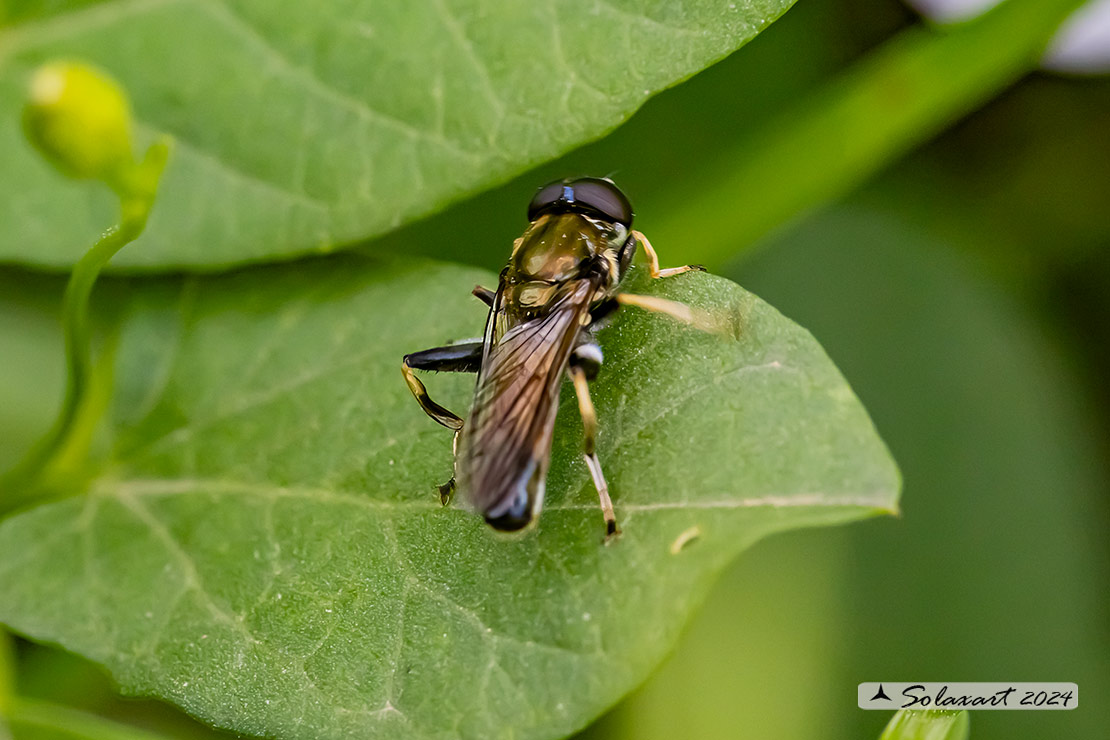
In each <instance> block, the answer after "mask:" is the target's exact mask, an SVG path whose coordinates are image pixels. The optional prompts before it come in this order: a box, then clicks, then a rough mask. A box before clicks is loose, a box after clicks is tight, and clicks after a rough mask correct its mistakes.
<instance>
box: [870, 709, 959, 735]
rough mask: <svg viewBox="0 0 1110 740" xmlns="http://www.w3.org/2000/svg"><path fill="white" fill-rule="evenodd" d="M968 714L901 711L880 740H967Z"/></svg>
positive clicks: (888, 725) (896, 713)
mask: <svg viewBox="0 0 1110 740" xmlns="http://www.w3.org/2000/svg"><path fill="white" fill-rule="evenodd" d="M967 736H968V715H967V712H944V711H914V710H912V709H900V710H898V711H897V712H895V713H894V716H893V717H891V718H890V723H889V724H887V726H886V729H885V730H883V734H882V736H881V737H880V738H879V740H967Z"/></svg>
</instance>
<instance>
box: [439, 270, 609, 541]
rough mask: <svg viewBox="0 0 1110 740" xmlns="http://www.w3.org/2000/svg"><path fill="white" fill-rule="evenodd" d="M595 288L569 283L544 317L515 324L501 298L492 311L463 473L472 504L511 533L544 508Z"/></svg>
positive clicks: (463, 437) (462, 454)
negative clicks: (569, 368) (564, 390)
mask: <svg viewBox="0 0 1110 740" xmlns="http://www.w3.org/2000/svg"><path fill="white" fill-rule="evenodd" d="M595 288H596V285H595V283H594V281H592V280H575V281H573V282H570V283H568V284H566V285H565V286H564V287H563V288H562V289H561V290H560V291H559V293H557V294H556V296H554V297H553V299H552V301H551V303H550V304H549V307H548V309H547V311H546V312H545V313H544V314H543V315H541V316H539V317H538V318H534V319H530V320H528V321H524V322H521V323H516V324H512V325H510V322H509V321H508V320H506V316H505V312H504V311H503V310H499V308H500V306H501V302H500V300H497V301H495V303H494V307H493V309H492V310H491V311H490V319H489V322H488V324H487V329H486V354H485V358H484V360H483V363H482V371H481V374H480V375H479V378H478V386H477V389H476V391H475V394H474V405H473V407H472V408H471V410H470V415H469V417H468V418H467V420H466V423H465V424H464V426H463V429H462V432H461V433H460V436H459V450H458V470H457V475H458V483H459V489H460V491H461V492H462V494H463V495H464V496H465V497H466V499H467V500H468V501H469V502H470V503H471V505H473V506H474V508H476V509H477V510H478V511H479V512H481V513H482V514H483V515H485V516H486V518H487V519H491V520H494V519H501V518H504V517H507V518H508V519H507V520H506V521H507V522H508V523H507V525H506V526H505V527H504V528H506V529H515V528H519V527H522V526H525V525H526V524H527V523H528V521H530V520H531V518H532V516H534V514H535V513H537V512H538V510H539V507H540V505H541V503H542V500H543V484H544V478H545V476H546V474H547V465H548V458H549V454H550V450H551V434H552V430H553V428H554V424H555V411H556V407H557V405H558V400H559V389H560V386H561V384H562V376H563V372H564V370H565V369H566V365H567V360H568V359H569V357H570V353H571V351H572V350H573V349H574V345H575V340H576V339H577V337H578V332H579V330H580V329H581V327H582V326H583V321H584V319H585V317H586V316H587V314H588V312H589V308H590V300H591V298H592V296H593V294H594V291H595ZM501 292H502V291H500V290H499V291H498V297H499V298H500V295H501ZM514 522H515V523H516V524H518V525H519V526H514V525H513V523H514Z"/></svg>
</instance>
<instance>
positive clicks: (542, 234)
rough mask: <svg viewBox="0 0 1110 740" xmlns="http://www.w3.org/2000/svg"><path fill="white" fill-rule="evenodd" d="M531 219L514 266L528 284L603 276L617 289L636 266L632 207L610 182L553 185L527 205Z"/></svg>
mask: <svg viewBox="0 0 1110 740" xmlns="http://www.w3.org/2000/svg"><path fill="white" fill-rule="evenodd" d="M528 220H529V221H530V222H531V224H530V225H529V227H528V230H527V231H525V232H524V236H523V237H522V238H521V240H520V242H519V244H518V246H517V248H516V251H514V253H513V260H512V263H511V266H512V268H513V270H514V272H515V273H516V274H517V275H518V276H520V277H521V278H522V279H524V280H529V281H543V282H547V283H549V284H551V283H560V282H564V281H567V280H573V279H577V278H582V277H587V276H588V275H589V274H590V273H591V272H593V271H601V272H603V273H604V276H605V277H606V278H607V282H609V284H610V285H615V284H616V283H618V282H619V281H620V278H621V277H622V276H623V274H624V272H625V270H626V269H627V268H628V265H629V264H631V262H632V255H633V253H634V252H635V246H636V242H635V240H634V239H633V238H632V236H631V234H630V230H631V228H632V204H631V203H629V201H628V198H627V197H626V196H625V194H624V193H622V192H621V190H620V189H619V188H618V187H617V186H616V185H615V184H613V182H612V181H610V180H607V179H602V178H598V177H580V178H577V179H573V180H558V181H556V182H552V183H548V184H547V185H545V186H543V187H542V188H540V189H539V191H537V192H536V195H535V196H534V197H533V198H532V202H531V203H529V204H528Z"/></svg>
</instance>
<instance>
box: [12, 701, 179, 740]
mask: <svg viewBox="0 0 1110 740" xmlns="http://www.w3.org/2000/svg"><path fill="white" fill-rule="evenodd" d="M12 727H13V730H14V733H15V740H166V738H165V737H164V736H162V735H157V734H155V733H152V732H147V731H145V730H139V729H136V728H134V727H129V726H127V725H123V724H120V723H118V722H112V721H111V720H107V719H104V718H103V717H98V716H96V715H95V714H89V713H88V712H82V711H80V710H77V709H73V708H72V707H67V706H62V705H60V704H53V703H51V702H45V701H40V700H38V699H24V698H17V699H16V701H15V704H14V705H13V708H12Z"/></svg>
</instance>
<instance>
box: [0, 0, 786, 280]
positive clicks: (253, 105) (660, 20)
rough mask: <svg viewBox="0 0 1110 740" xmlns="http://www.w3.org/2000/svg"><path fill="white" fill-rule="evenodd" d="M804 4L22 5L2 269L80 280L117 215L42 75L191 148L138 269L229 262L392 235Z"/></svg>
mask: <svg viewBox="0 0 1110 740" xmlns="http://www.w3.org/2000/svg"><path fill="white" fill-rule="evenodd" d="M789 6H790V0H751V1H750V2H743V3H729V2H725V1H724V0H712V1H711V0H694V1H692V2H685V3H681V4H679V3H666V2H657V1H656V2H642V1H637V0H604V1H603V2H602V1H600V0H599V1H597V2H572V3H519V2H511V1H509V0H413V1H411V2H405V3H370V4H365V3H363V4H352V3H343V2H338V0H330V1H325V2H314V3H307V4H306V3H299V2H288V1H286V2H280V3H275V2H274V1H273V0H238V1H236V2H230V1H229V0H202V1H201V2H185V1H184V0H114V1H112V2H98V3H90V2H88V1H87V0H68V2H58V3H51V4H50V5H49V8H50V11H49V13H48V14H47V12H46V11H44V9H43V8H42V7H41V5H40V4H39V3H23V2H17V3H15V7H14V9H13V10H11V11H9V24H10V25H8V26H7V27H4V28H0V161H3V162H4V163H5V172H6V174H7V177H5V178H3V180H2V181H0V229H2V230H3V233H4V235H5V238H4V239H3V240H2V241H0V259H3V260H19V261H24V262H28V263H33V264H39V265H52V266H62V265H69V264H72V263H73V262H74V261H76V259H77V257H78V256H79V255H80V253H81V250H83V249H84V246H85V245H87V243H88V241H89V235H90V234H97V233H99V232H100V231H101V230H103V228H104V224H106V223H111V220H112V217H113V216H112V213H111V205H112V204H111V201H109V200H108V199H107V198H106V197H104V196H103V195H101V194H91V193H89V192H88V191H87V190H86V189H83V188H80V187H76V186H73V185H71V184H68V183H65V182H62V181H60V180H59V179H58V178H57V175H56V174H55V173H54V172H52V171H51V170H50V169H49V167H48V166H47V165H46V164H45V163H43V162H41V161H39V159H38V158H37V157H36V156H35V155H34V153H33V152H32V151H31V149H30V147H29V145H27V144H26V143H25V142H24V141H23V138H22V136H21V135H20V132H19V125H18V122H19V115H18V110H19V106H20V104H21V101H22V99H23V92H22V91H23V88H24V85H25V82H26V80H25V78H26V75H27V73H28V71H29V70H30V69H31V68H32V67H34V66H35V65H36V64H38V63H39V62H41V61H42V60H45V59H49V58H53V57H58V56H62V57H79V58H82V59H86V60H89V61H91V62H94V63H96V64H98V65H100V66H101V67H103V68H105V69H106V70H108V71H109V72H111V73H112V74H113V75H114V76H116V77H117V78H118V79H119V80H121V81H122V82H123V84H124V86H125V88H126V89H127V91H128V93H129V94H130V96H131V98H132V101H133V103H134V107H135V113H136V116H137V118H138V119H139V120H140V121H141V123H142V125H143V128H144V130H145V131H146V132H147V133H148V134H150V133H151V132H168V133H170V134H172V135H173V136H174V137H175V138H176V139H177V147H176V149H175V155H174V159H173V161H172V162H171V164H170V167H169V169H168V171H167V174H166V177H165V180H164V182H163V188H162V191H163V192H162V196H161V198H160V201H159V206H158V208H157V209H156V211H155V214H154V216H153V217H152V221H151V224H150V228H149V230H148V232H147V233H146V234H145V235H144V237H143V239H142V240H141V242H140V244H137V245H136V248H134V249H129V250H127V252H126V253H124V254H121V255H120V257H119V260H118V262H117V266H121V265H123V266H132V267H134V266H142V267H145V268H158V269H166V268H170V267H177V266H188V267H206V268H212V267H216V266H220V265H228V264H235V263H242V262H246V261H257V260H267V259H273V258H276V257H288V256H291V255H296V254H304V253H309V252H313V251H318V250H330V249H333V248H335V247H336V246H337V245H342V244H344V243H349V242H352V241H354V240H359V239H363V238H366V237H369V236H373V235H375V234H380V233H383V232H385V231H387V230H389V229H391V228H394V227H396V226H397V225H399V224H401V223H404V222H407V221H411V220H413V219H415V218H417V217H419V216H423V215H426V214H429V213H433V212H435V211H437V210H439V209H440V208H442V207H443V206H444V205H446V204H447V203H449V202H452V201H455V200H458V199H460V198H462V197H463V196H465V195H468V194H471V193H476V192H479V191H481V190H483V189H484V188H486V187H488V186H490V185H492V184H494V183H497V182H501V181H504V180H506V179H508V178H509V177H510V176H512V175H513V174H516V173H520V172H523V171H524V170H525V169H527V168H528V167H529V166H531V165H534V164H536V163H538V162H541V161H544V160H546V159H550V158H552V157H554V156H556V155H558V154H560V153H562V152H565V151H567V150H568V149H570V148H572V147H574V146H576V145H578V144H581V143H583V142H586V141H589V140H592V139H596V138H598V137H600V136H601V135H602V134H604V133H605V132H607V131H609V130H611V129H612V128H614V127H615V126H617V125H618V124H619V123H621V122H622V121H623V120H625V119H626V118H628V116H630V115H631V114H632V113H633V112H634V111H635V110H636V109H637V108H638V107H639V106H640V105H641V104H642V103H643V102H644V101H645V100H647V99H648V98H649V97H650V96H651V95H652V94H654V93H656V92H658V91H659V90H661V89H663V88H666V87H669V86H671V85H673V84H675V83H677V82H679V81H681V80H683V79H685V78H686V77H688V76H690V75H692V74H694V73H695V72H697V71H698V70H700V69H702V68H704V67H705V66H707V65H709V64H711V63H712V62H714V61H716V60H718V59H720V58H721V57H723V56H725V55H726V54H728V53H730V52H731V51H733V50H735V49H736V48H738V47H739V46H741V45H743V44H744V43H745V42H747V41H749V40H750V39H752V38H753V37H754V36H755V35H756V34H757V33H759V31H760V30H762V29H763V28H764V27H766V26H767V25H768V24H769V23H771V22H772V21H773V20H774V19H775V18H777V17H778V16H779V15H781V14H782V13H783V12H785V10H786V9H787V8H788V7H789Z"/></svg>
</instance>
